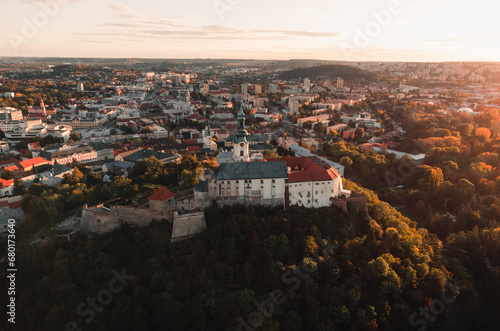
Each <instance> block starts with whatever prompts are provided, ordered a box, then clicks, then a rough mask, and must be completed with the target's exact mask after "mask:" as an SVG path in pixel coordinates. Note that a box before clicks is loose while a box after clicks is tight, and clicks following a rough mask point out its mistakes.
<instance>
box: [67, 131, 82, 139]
mask: <svg viewBox="0 0 500 331" xmlns="http://www.w3.org/2000/svg"><path fill="white" fill-rule="evenodd" d="M69 137H70V138H71V139H72V140H73V141H79V140H81V139H82V134H81V133H80V132H78V131H73V132H71V134H70V135H69Z"/></svg>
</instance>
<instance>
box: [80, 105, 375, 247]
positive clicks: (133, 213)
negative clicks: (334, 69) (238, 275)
mask: <svg viewBox="0 0 500 331" xmlns="http://www.w3.org/2000/svg"><path fill="white" fill-rule="evenodd" d="M237 118H238V128H237V130H236V132H235V136H236V139H235V141H234V147H233V152H232V157H231V162H227V163H222V164H220V166H219V169H218V171H217V173H216V174H214V173H211V172H208V173H206V174H205V175H204V178H203V179H202V180H201V181H200V183H199V184H198V185H197V186H196V187H195V188H194V190H193V191H194V192H193V194H192V195H190V196H187V197H186V196H185V197H183V198H178V199H176V195H175V194H174V193H172V192H171V191H170V190H168V188H166V187H164V186H162V187H160V188H158V189H157V190H156V191H155V192H154V193H153V194H152V195H151V196H150V197H149V207H148V208H141V207H130V206H115V205H112V206H110V208H106V207H104V206H103V205H99V206H94V207H90V208H89V207H87V206H86V205H85V206H84V208H83V211H82V218H81V222H80V227H81V229H82V230H83V231H86V232H97V233H104V232H110V231H112V230H114V229H116V228H118V227H119V226H120V225H121V224H124V223H126V224H131V225H135V226H147V225H148V224H149V223H150V222H151V220H152V219H166V220H169V221H172V222H173V223H174V227H173V237H172V238H173V239H174V236H175V238H185V237H189V236H191V235H193V234H195V233H198V232H200V231H202V229H203V228H204V226H205V225H204V220H203V212H202V211H203V210H204V209H205V207H207V206H208V205H209V204H210V202H211V201H213V200H214V201H216V202H217V203H219V204H222V205H224V204H227V205H230V204H237V203H241V204H246V205H268V206H282V207H283V208H284V209H285V210H287V209H289V208H290V206H292V205H298V206H302V207H306V208H320V207H328V206H332V205H336V206H339V207H341V208H342V209H343V210H345V211H347V200H346V199H339V198H340V197H341V196H342V195H343V193H344V190H343V187H342V177H341V175H340V173H339V172H338V171H337V170H336V169H335V168H333V167H332V166H331V165H330V164H329V163H327V162H325V161H324V160H323V159H321V158H319V157H317V156H307V157H287V158H281V159H268V160H252V158H251V155H250V152H249V142H248V139H247V138H248V131H247V130H246V127H245V114H244V113H243V109H242V108H240V110H239V111H238V115H237ZM210 132H211V130H210V129H207V130H206V133H205V137H204V138H205V139H206V141H207V145H208V143H209V142H211V140H212V138H211V137H210ZM354 199H358V198H354ZM362 200H364V199H362ZM359 205H360V206H361V208H364V209H366V202H363V201H360V202H359ZM363 206H364V207H363ZM190 215H191V216H190Z"/></svg>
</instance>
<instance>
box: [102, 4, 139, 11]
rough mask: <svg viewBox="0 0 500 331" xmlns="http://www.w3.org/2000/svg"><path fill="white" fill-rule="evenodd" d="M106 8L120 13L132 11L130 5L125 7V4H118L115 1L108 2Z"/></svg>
mask: <svg viewBox="0 0 500 331" xmlns="http://www.w3.org/2000/svg"><path fill="white" fill-rule="evenodd" d="M106 7H107V8H109V9H111V10H114V11H117V12H122V13H132V12H133V11H134V10H133V9H132V8H130V7H127V6H124V5H120V4H117V3H110V4H108V5H106Z"/></svg>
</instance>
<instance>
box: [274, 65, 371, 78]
mask: <svg viewBox="0 0 500 331" xmlns="http://www.w3.org/2000/svg"><path fill="white" fill-rule="evenodd" d="M278 77H279V78H280V79H297V78H307V77H309V78H317V77H328V78H332V79H337V77H342V78H343V79H344V80H348V81H360V80H370V79H371V80H373V79H375V78H376V74H374V73H372V72H369V71H366V70H362V69H358V68H355V67H351V66H345V65H338V64H331V65H322V66H317V67H310V68H298V69H292V70H288V71H283V72H282V73H280V74H279V76H278Z"/></svg>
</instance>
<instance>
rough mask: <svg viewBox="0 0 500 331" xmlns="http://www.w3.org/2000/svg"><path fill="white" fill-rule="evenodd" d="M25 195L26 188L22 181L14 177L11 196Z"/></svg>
mask: <svg viewBox="0 0 500 331" xmlns="http://www.w3.org/2000/svg"><path fill="white" fill-rule="evenodd" d="M24 194H26V186H25V185H24V182H23V181H22V179H20V178H18V177H16V178H14V190H13V191H12V195H24Z"/></svg>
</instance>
